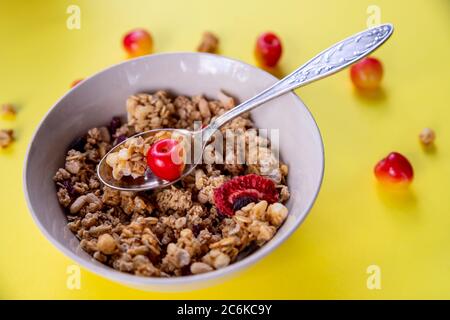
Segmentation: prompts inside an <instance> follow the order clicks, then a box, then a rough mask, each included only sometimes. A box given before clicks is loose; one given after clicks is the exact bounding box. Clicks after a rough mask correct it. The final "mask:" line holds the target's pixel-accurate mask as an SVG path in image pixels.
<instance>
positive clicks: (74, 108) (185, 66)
mask: <svg viewBox="0 0 450 320" xmlns="http://www.w3.org/2000/svg"><path fill="white" fill-rule="evenodd" d="M275 81H277V79H276V78H275V77H273V76H272V75H270V74H269V73H267V72H265V71H263V70H261V69H258V68H255V67H253V66H251V65H248V64H246V63H243V62H240V61H236V60H232V59H229V58H225V57H222V56H218V55H212V54H202V53H169V54H155V55H150V56H145V57H142V58H137V59H134V60H129V61H126V62H124V63H121V64H118V65H115V66H112V67H110V68H108V69H106V70H104V71H102V72H100V73H97V74H96V75H94V76H92V77H91V78H89V79H86V80H85V81H83V82H82V83H80V84H79V85H77V86H76V87H75V88H73V89H72V90H70V91H69V92H68V93H67V94H66V95H64V96H63V97H62V98H61V99H60V100H59V101H58V102H57V103H56V104H55V105H54V106H53V107H52V108H51V109H50V111H49V112H48V113H47V114H46V116H45V117H44V119H43V120H42V122H41V123H40V125H39V126H38V128H37V130H36V132H35V134H34V136H33V138H32V140H31V143H30V146H29V149H28V152H27V155H26V159H25V167H24V176H23V179H24V181H23V183H24V189H25V195H26V200H27V202H28V207H29V209H30V211H31V214H32V216H33V218H34V221H35V222H36V224H37V225H38V226H39V228H40V229H41V231H42V232H43V233H44V235H45V236H46V237H47V238H48V239H49V240H50V241H51V242H52V243H53V244H54V245H55V246H56V247H57V248H58V249H59V250H61V251H62V252H63V253H64V254H65V255H67V256H68V257H70V258H72V259H73V260H75V261H76V262H77V263H78V264H80V265H81V266H83V267H85V268H86V269H88V270H90V271H92V272H94V273H96V274H98V275H100V276H103V277H106V278H108V279H111V280H113V281H117V282H120V283H122V284H125V285H128V286H131V287H135V288H140V289H144V290H157V291H181V290H191V289H197V288H200V287H204V286H207V285H211V284H213V283H214V282H217V281H219V280H223V279H225V278H226V277H227V276H230V275H232V274H235V273H236V272H237V271H240V270H243V269H245V268H246V267H248V266H249V265H251V264H253V263H255V262H256V261H258V260H259V259H261V258H262V257H264V256H265V255H267V254H268V253H270V252H271V251H272V250H274V249H275V248H276V247H278V246H279V245H280V244H281V243H282V242H283V241H284V240H286V238H287V237H288V236H289V235H290V234H292V233H293V232H294V231H295V230H296V229H297V227H298V226H299V225H300V223H301V222H302V221H303V220H304V219H305V217H306V215H307V214H308V212H309V210H310V209H311V206H312V205H313V202H314V200H315V199H316V196H317V194H318V192H319V188H320V185H321V182H322V176H323V170H324V155H323V144H322V139H321V136H320V132H319V129H318V128H317V125H316V123H315V121H314V119H313V117H312V116H311V114H310V113H309V111H308V109H307V108H306V107H305V105H304V104H303V103H302V101H301V100H300V99H299V98H298V97H297V96H296V95H295V94H294V93H288V94H286V95H284V96H282V97H279V98H278V99H276V100H274V101H271V102H268V103H267V104H265V105H264V106H261V107H260V108H258V109H255V110H254V111H252V116H253V119H254V121H255V123H256V126H257V127H259V128H266V129H279V134H280V154H281V158H282V159H283V161H285V162H286V163H287V164H288V165H289V176H288V184H289V188H290V191H291V198H290V200H289V201H288V203H287V207H288V208H289V215H288V218H287V220H286V222H285V223H284V224H283V226H282V227H281V228H280V229H279V230H278V232H277V234H276V235H275V237H274V238H273V239H272V240H270V241H269V242H268V243H267V244H265V245H264V246H263V247H262V248H261V249H259V250H258V251H256V252H254V253H253V254H251V255H250V256H248V257H246V258H245V259H243V260H241V261H238V262H236V263H233V264H231V265H230V266H228V267H226V268H223V269H220V270H217V271H213V272H210V273H205V274H200V275H193V276H185V277H178V278H147V277H139V276H134V275H129V274H126V273H122V272H119V271H116V270H114V269H112V268H110V267H108V266H105V265H103V264H101V263H99V262H97V261H96V260H94V259H93V258H92V257H91V256H90V255H88V254H87V253H85V252H84V251H83V250H82V249H80V248H79V247H78V244H79V241H78V239H77V238H76V237H75V236H74V235H73V234H72V232H71V231H70V230H68V228H67V227H66V216H65V214H64V212H63V210H62V209H61V207H60V205H59V203H58V201H57V198H56V194H55V185H54V182H53V181H52V177H53V175H54V173H55V172H56V170H57V169H58V168H59V167H60V166H61V165H62V164H63V163H64V154H65V151H66V148H67V146H68V145H69V143H70V142H71V141H72V140H73V139H74V138H75V137H78V136H80V135H82V134H84V133H85V132H86V131H87V130H88V129H89V128H92V127H95V126H98V125H102V124H105V123H108V122H109V121H110V119H111V117H112V116H113V115H118V114H124V113H125V101H126V99H127V97H128V96H129V95H132V94H135V93H138V92H143V91H145V92H151V91H154V90H157V89H167V90H169V91H171V92H173V93H175V94H185V95H196V94H205V95H206V96H209V97H216V95H217V93H218V91H219V90H221V89H222V90H224V91H226V92H228V93H230V94H231V95H233V96H234V97H236V98H238V99H239V100H240V101H244V100H246V99H248V98H250V97H251V96H253V95H255V94H256V93H258V92H259V91H261V90H262V89H264V88H266V87H268V86H269V85H271V84H273V83H274V82H275ZM292 254H293V255H295V254H296V253H295V252H292Z"/></svg>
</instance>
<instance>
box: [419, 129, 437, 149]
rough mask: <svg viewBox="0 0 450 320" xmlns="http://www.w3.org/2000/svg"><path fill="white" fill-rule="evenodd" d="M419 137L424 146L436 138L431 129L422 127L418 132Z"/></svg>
mask: <svg viewBox="0 0 450 320" xmlns="http://www.w3.org/2000/svg"><path fill="white" fill-rule="evenodd" d="M419 139H420V142H422V144H423V145H424V146H429V145H431V144H432V143H433V142H434V140H435V139H436V134H435V133H434V131H433V129H430V128H424V129H423V130H422V132H420V135H419Z"/></svg>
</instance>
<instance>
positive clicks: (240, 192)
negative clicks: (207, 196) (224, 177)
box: [214, 174, 278, 216]
mask: <svg viewBox="0 0 450 320" xmlns="http://www.w3.org/2000/svg"><path fill="white" fill-rule="evenodd" d="M245 198H247V199H248V198H251V199H256V201H259V200H266V201H267V202H268V203H274V202H277V201H278V192H277V190H276V188H275V184H274V182H273V181H272V180H269V179H266V178H264V177H261V176H258V175H256V174H248V175H245V176H238V177H235V178H233V179H231V180H229V181H227V182H225V183H224V184H223V185H222V186H220V187H219V188H216V189H214V203H215V205H216V207H217V209H218V210H219V211H220V212H221V213H223V214H225V215H228V216H232V215H234V212H235V210H234V206H235V203H238V202H240V201H242V200H241V199H245ZM256 201H252V202H256Z"/></svg>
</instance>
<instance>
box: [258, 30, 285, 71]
mask: <svg viewBox="0 0 450 320" xmlns="http://www.w3.org/2000/svg"><path fill="white" fill-rule="evenodd" d="M282 51H283V50H282V47H281V41H280V39H279V38H278V37H277V36H276V35H275V34H274V33H272V32H265V33H263V34H261V35H260V36H259V37H258V39H257V40H256V46H255V57H256V60H258V63H260V64H261V65H262V66H265V67H275V66H276V64H277V62H278V60H280V57H281V53H282Z"/></svg>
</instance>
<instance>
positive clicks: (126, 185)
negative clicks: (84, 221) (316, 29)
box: [97, 23, 394, 191]
mask: <svg viewBox="0 0 450 320" xmlns="http://www.w3.org/2000/svg"><path fill="white" fill-rule="evenodd" d="M393 30H394V27H393V26H392V24H389V23H388V24H382V25H380V26H377V27H374V28H370V29H367V30H365V31H363V32H360V33H358V34H355V35H353V36H351V37H349V38H347V39H345V40H342V41H341V42H338V43H336V44H334V45H333V46H331V47H329V48H328V49H326V50H325V51H322V52H321V53H319V54H318V55H317V56H315V57H314V58H312V59H311V60H309V61H308V62H306V63H305V64H304V65H302V66H301V67H300V68H298V69H297V70H295V71H294V72H292V73H291V74H290V75H288V76H286V77H285V78H284V79H282V80H280V81H278V82H277V83H275V84H274V85H272V86H271V87H269V88H267V89H266V90H264V91H262V92H261V93H259V94H257V95H256V96H254V97H253V98H251V99H249V100H247V101H245V102H243V103H241V104H240V105H238V106H236V107H235V108H233V109H231V110H230V111H228V112H226V113H224V114H222V115H221V116H219V117H218V118H216V119H215V120H214V121H212V122H211V123H210V124H209V125H208V126H207V127H205V128H203V129H201V130H197V131H189V130H182V129H155V130H150V131H146V132H142V133H139V134H137V135H135V136H134V137H138V136H142V137H143V138H148V137H150V136H151V135H155V134H157V133H160V132H162V131H167V132H170V133H177V134H180V135H182V136H184V137H186V138H187V139H191V141H194V145H195V143H200V150H201V151H202V152H196V153H197V154H189V156H190V159H192V161H190V162H191V163H190V164H186V165H185V167H184V170H183V173H182V174H181V176H180V178H179V179H177V180H174V181H166V180H161V179H159V178H158V177H156V176H155V175H153V174H152V173H151V171H150V170H147V172H146V175H145V176H144V177H139V178H136V179H132V178H125V179H124V178H122V179H121V180H115V179H114V178H113V177H112V168H111V167H110V166H109V165H108V164H107V163H106V157H107V156H108V154H110V153H111V152H116V151H118V148H120V147H121V145H122V144H123V143H125V141H126V140H125V141H123V142H122V143H120V144H118V145H117V146H115V147H114V148H112V149H111V150H110V151H109V152H108V154H106V155H105V157H103V159H102V160H101V161H100V163H99V165H98V167H97V175H98V177H99V179H100V180H101V181H102V182H103V183H104V184H105V185H107V186H109V187H111V188H114V189H119V190H125V191H144V190H150V189H155V188H161V187H166V186H169V185H171V184H173V183H175V182H177V181H179V180H180V179H182V178H184V177H185V176H186V175H188V174H190V173H191V172H192V170H193V169H194V168H195V167H196V165H197V164H198V163H199V162H200V161H201V159H202V153H203V150H204V148H205V147H206V144H207V142H208V141H209V140H210V138H211V137H212V136H213V134H214V133H215V132H216V131H217V130H218V129H219V128H220V127H222V126H223V125H224V124H225V123H227V122H229V121H231V120H232V119H234V118H236V117H237V116H239V115H241V114H243V113H245V112H248V111H250V110H252V109H253V108H256V107H258V106H260V105H261V104H263V103H265V102H267V101H269V100H272V99H274V98H276V97H278V96H280V95H282V94H284V93H286V92H289V91H291V90H293V89H296V88H298V87H301V86H304V85H305V84H308V83H310V82H313V81H315V80H318V79H321V78H324V77H327V76H329V75H331V74H333V73H336V72H338V71H340V70H342V69H344V68H345V67H347V66H349V65H350V64H352V63H354V62H356V61H358V60H360V59H362V58H363V57H365V56H367V55H368V54H370V53H371V52H372V51H374V50H375V49H376V48H378V47H379V46H381V45H382V44H383V43H384V42H385V41H386V40H387V39H388V38H389V37H390V35H391V34H392V32H393Z"/></svg>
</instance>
